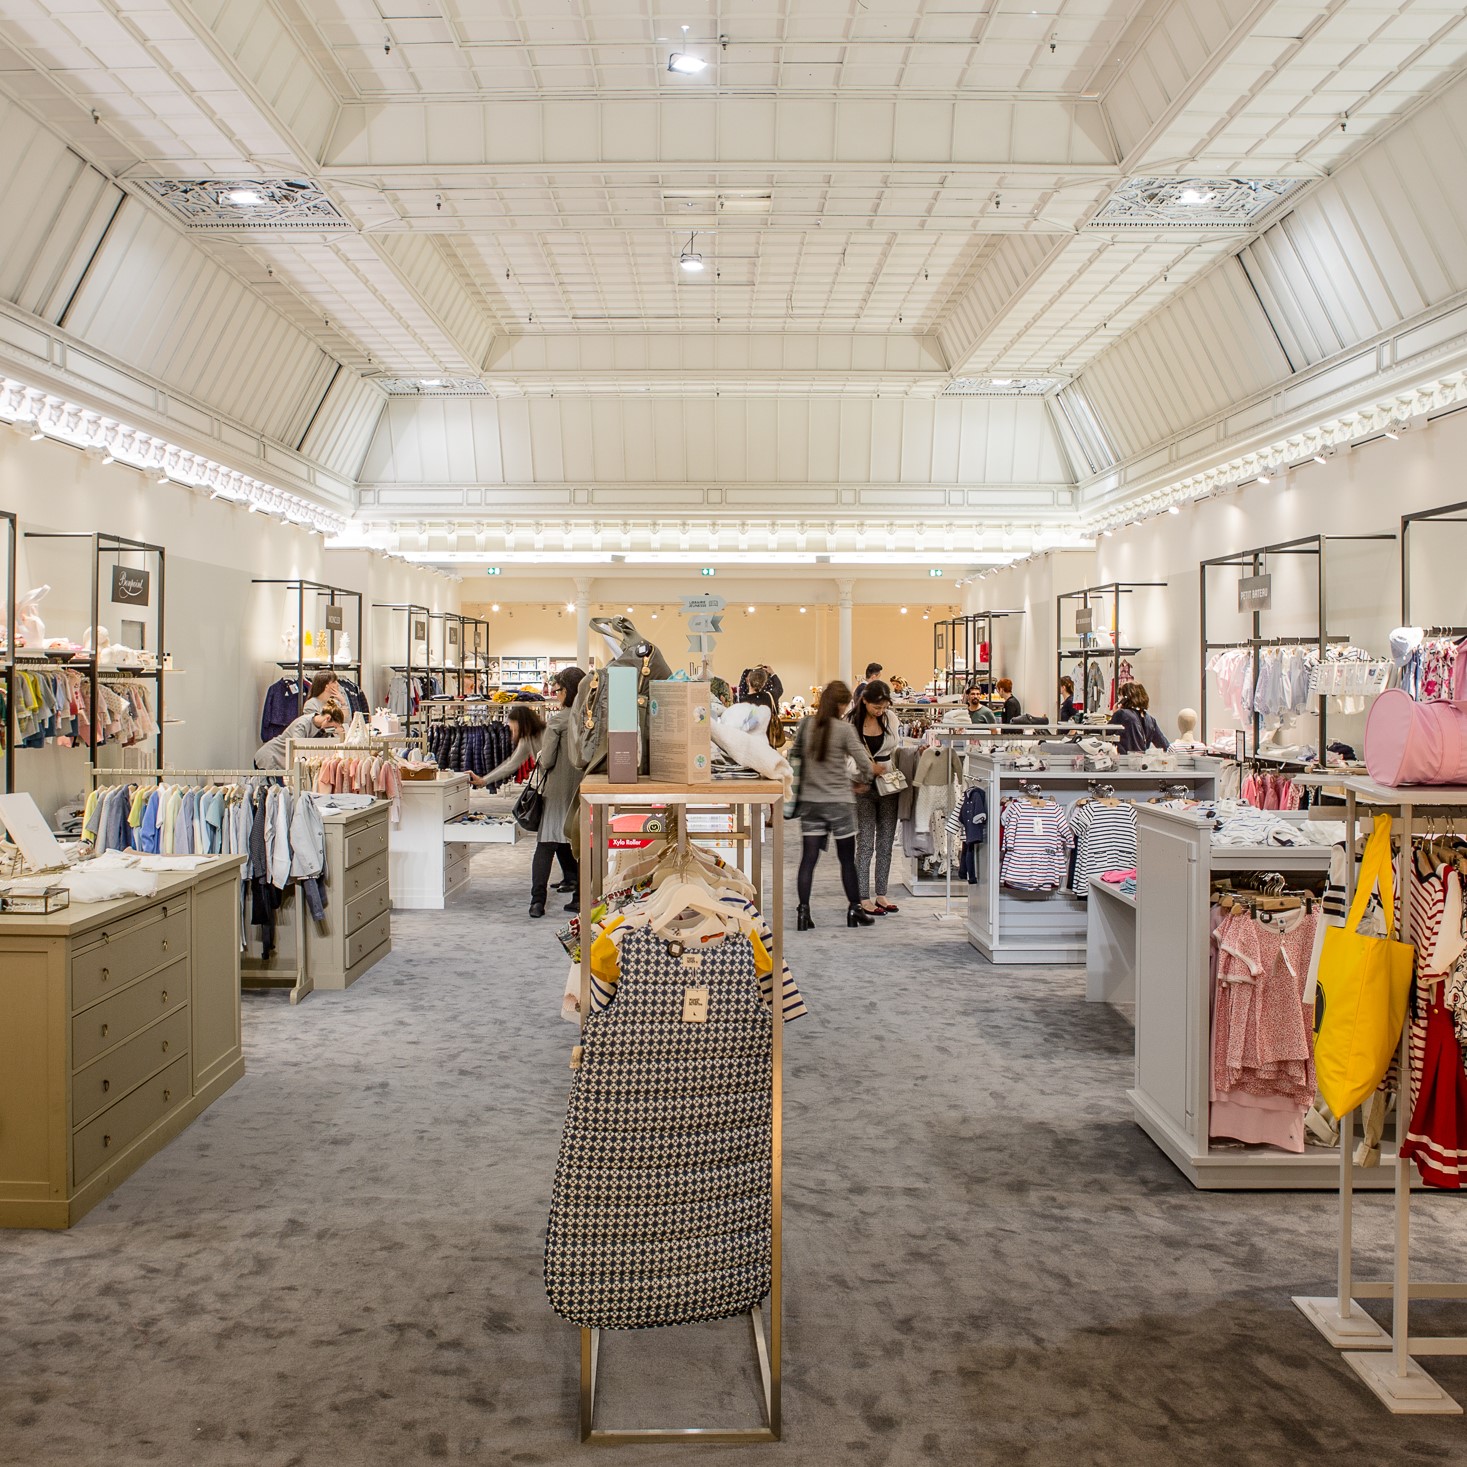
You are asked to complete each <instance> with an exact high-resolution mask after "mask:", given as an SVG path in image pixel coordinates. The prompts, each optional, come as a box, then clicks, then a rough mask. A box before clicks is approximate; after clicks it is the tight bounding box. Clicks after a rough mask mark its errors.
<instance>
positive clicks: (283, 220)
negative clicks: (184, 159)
mask: <svg viewBox="0 0 1467 1467" xmlns="http://www.w3.org/2000/svg"><path fill="white" fill-rule="evenodd" d="M128 186H129V187H130V188H133V189H136V190H137V191H138V192H139V193H140V194H142V195H143V197H144V198H147V199H151V200H152V201H153V202H154V203H156V204H160V205H161V206H162V207H163V208H164V209H165V210H166V211H167V212H168V213H169V214H170V215H172V216H173V218H174V219H175V220H177V221H178V222H180V223H181V224H182V225H183V226H184V228H185V229H190V230H204V229H209V230H219V229H223V230H230V231H236V230H248V231H251V232H253V231H256V230H286V231H289V232H290V233H293V234H299V233H303V232H309V233H314V234H319V233H333V234H340V233H343V232H350V233H355V227H354V226H353V224H352V222H351V220H349V219H348V218H347V217H346V215H345V214H343V213H342V212H341V210H340V209H338V208H337V207H336V205H335V204H334V203H332V201H331V200H330V199H329V198H328V197H327V195H326V193H325V192H324V190H322V189H321V188H319V187H318V186H317V185H316V184H314V183H309V182H307V181H306V180H304V179H296V178H201V179H191V178H134V179H130V180H128Z"/></svg>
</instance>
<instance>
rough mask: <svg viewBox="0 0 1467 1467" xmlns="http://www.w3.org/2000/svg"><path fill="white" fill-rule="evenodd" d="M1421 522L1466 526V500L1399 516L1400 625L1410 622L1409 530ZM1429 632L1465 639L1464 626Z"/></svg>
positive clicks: (1434, 628)
mask: <svg viewBox="0 0 1467 1467" xmlns="http://www.w3.org/2000/svg"><path fill="white" fill-rule="evenodd" d="M1423 522H1428V523H1435V524H1439V525H1467V500H1463V501H1462V502H1461V503H1460V504H1444V505H1442V506H1441V507H1440V508H1438V509H1419V510H1417V511H1416V512H1415V513H1414V514H1403V515H1402V516H1401V625H1402V626H1403V627H1409V626H1412V625H1413V622H1412V620H1411V528H1412V526H1413V525H1418V524H1422V523H1423ZM1430 630H1431V632H1433V633H1435V634H1438V635H1440V636H1446V637H1467V627H1464V626H1433V627H1432V628H1430Z"/></svg>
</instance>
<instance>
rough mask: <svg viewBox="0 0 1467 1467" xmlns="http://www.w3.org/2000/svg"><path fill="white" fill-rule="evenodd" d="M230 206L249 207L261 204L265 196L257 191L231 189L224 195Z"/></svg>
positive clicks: (251, 189)
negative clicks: (241, 205) (240, 205)
mask: <svg viewBox="0 0 1467 1467" xmlns="http://www.w3.org/2000/svg"><path fill="white" fill-rule="evenodd" d="M224 197H225V198H226V199H228V200H229V202H230V203H231V204H243V205H245V206H246V207H249V206H250V205H251V204H263V203H264V202H265V196H264V194H262V193H261V192H260V191H259V190H258V189H253V188H232V189H230V191H229V192H228V193H227V194H225V195H224Z"/></svg>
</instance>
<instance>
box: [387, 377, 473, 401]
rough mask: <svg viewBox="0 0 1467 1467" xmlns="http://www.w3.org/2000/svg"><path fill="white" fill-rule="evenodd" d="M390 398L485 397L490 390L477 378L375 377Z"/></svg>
mask: <svg viewBox="0 0 1467 1467" xmlns="http://www.w3.org/2000/svg"><path fill="white" fill-rule="evenodd" d="M371 380H372V381H373V382H375V383H376V384H377V386H378V387H380V388H381V389H382V390H383V392H385V393H386V394H387V395H388V396H389V397H485V396H487V395H488V393H489V389H488V388H487V387H486V386H485V385H484V384H483V382H481V381H480V380H479V379H478V378H477V377H373V378H372V379H371Z"/></svg>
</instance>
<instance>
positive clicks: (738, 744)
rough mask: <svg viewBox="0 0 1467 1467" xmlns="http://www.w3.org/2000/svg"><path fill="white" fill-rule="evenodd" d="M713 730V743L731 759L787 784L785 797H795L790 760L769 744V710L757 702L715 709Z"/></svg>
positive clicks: (765, 776)
mask: <svg viewBox="0 0 1467 1467" xmlns="http://www.w3.org/2000/svg"><path fill="white" fill-rule="evenodd" d="M712 712H713V721H712V725H711V727H710V732H711V733H712V735H713V742H714V743H715V744H717V745H718V747H719V748H720V749H722V750H723V752H724V753H725V754H727V755H728V756H729V758H730V759H733V760H735V761H736V762H737V763H739V764H742V765H743V766H744V768H746V769H752V770H753V771H754V772H755V773H756V774H762V775H763V776H764V778H765V779H778V780H781V781H782V782H783V784H784V797H785V799H786V800H791V799H793V798H794V791H795V775H794V770H792V769H791V768H790V762H789V760H788V759H786V758H785V757H784V755H783V754H781V753H780V752H779V751H778V750H777V749H773V748H771V747H770V745H769V709H768V708H766V707H763V706H761V705H760V704H757V703H735V704H734V705H733V707H732V708H724V709H719V708H716V707H715V708H714V709H713V710H712Z"/></svg>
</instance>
